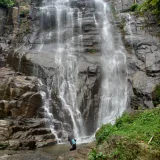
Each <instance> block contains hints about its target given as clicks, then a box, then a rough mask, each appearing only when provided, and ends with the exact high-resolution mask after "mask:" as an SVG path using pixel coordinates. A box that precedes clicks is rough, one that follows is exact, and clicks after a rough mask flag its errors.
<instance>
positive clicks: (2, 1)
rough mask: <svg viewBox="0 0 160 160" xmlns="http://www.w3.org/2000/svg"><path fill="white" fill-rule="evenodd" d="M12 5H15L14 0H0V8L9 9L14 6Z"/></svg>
mask: <svg viewBox="0 0 160 160" xmlns="http://www.w3.org/2000/svg"><path fill="white" fill-rule="evenodd" d="M14 4H15V2H14V0H0V6H2V7H6V8H9V7H12V6H14Z"/></svg>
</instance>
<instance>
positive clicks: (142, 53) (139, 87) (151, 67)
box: [121, 13, 160, 109]
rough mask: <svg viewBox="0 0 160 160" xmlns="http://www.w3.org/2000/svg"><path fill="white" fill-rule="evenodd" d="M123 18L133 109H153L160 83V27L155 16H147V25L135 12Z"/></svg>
mask: <svg viewBox="0 0 160 160" xmlns="http://www.w3.org/2000/svg"><path fill="white" fill-rule="evenodd" d="M121 18H122V20H123V23H124V43H125V44H126V48H127V50H128V55H127V63H128V76H129V77H128V79H129V83H130V85H131V89H130V95H131V98H130V99H131V103H130V104H131V108H134V109H138V108H139V107H140V108H152V107H154V105H153V99H152V92H153V90H154V88H155V87H156V85H158V84H159V82H160V63H159V62H160V54H159V53H160V44H159V38H158V37H157V32H159V27H158V26H156V22H154V20H153V19H152V17H148V20H147V22H146V21H145V17H138V16H136V15H135V14H134V13H121ZM146 23H147V24H146ZM147 26H149V27H147Z"/></svg>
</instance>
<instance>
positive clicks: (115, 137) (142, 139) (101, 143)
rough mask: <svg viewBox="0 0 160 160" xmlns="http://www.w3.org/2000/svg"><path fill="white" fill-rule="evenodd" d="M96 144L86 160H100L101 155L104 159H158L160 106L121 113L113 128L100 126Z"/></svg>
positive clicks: (159, 151) (111, 126)
mask: <svg viewBox="0 0 160 160" xmlns="http://www.w3.org/2000/svg"><path fill="white" fill-rule="evenodd" d="M96 141H97V146H96V148H95V149H93V150H92V152H90V153H89V154H88V159H89V160H96V159H97V160H98V158H99V159H102V158H101V157H100V156H102V157H103V159H105V160H135V159H137V160H139V159H141V160H153V159H154V160H159V159H160V107H157V108H154V109H150V110H144V111H137V112H135V113H132V114H128V113H124V114H123V116H122V117H120V118H118V119H117V120H116V123H115V124H114V125H111V124H106V125H103V126H102V127H101V128H100V129H99V130H98V132H97V133H96ZM97 157H98V158H97Z"/></svg>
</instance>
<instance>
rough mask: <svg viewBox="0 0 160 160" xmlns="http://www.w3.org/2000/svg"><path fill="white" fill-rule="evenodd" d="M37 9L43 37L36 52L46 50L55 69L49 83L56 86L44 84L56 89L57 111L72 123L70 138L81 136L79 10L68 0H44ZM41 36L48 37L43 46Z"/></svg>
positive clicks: (80, 17) (80, 25)
mask: <svg viewBox="0 0 160 160" xmlns="http://www.w3.org/2000/svg"><path fill="white" fill-rule="evenodd" d="M40 10H41V31H42V32H43V33H45V34H46V33H47V36H46V37H45V36H42V38H41V45H40V46H39V49H38V52H44V53H45V52H48V51H49V49H50V52H52V54H53V55H54V63H55V64H54V65H55V66H56V70H57V71H56V75H54V76H55V77H54V76H53V77H54V78H53V79H52V83H53V82H54V83H55V84H56V85H54V84H53V85H51V86H48V87H49V88H56V90H57V91H56V94H57V95H58V98H59V100H60V101H61V111H62V112H63V113H66V115H67V116H66V117H68V119H70V121H69V122H68V123H71V125H72V128H73V135H74V137H75V138H79V137H83V136H85V128H84V126H83V118H82V115H81V112H80V110H79V108H78V105H77V80H78V66H77V56H76V54H77V52H78V53H80V52H81V49H82V46H81V45H82V13H81V11H80V10H79V9H78V8H71V7H70V1H69V0H57V1H47V0H44V1H43V6H42V7H41V8H40ZM76 13H77V14H76ZM47 20H48V22H47ZM53 21H54V22H53ZM75 23H76V24H78V31H77V33H78V35H76V36H75V35H74V32H75V31H74V29H75V28H74V27H75ZM53 36H55V37H53ZM44 39H49V40H50V41H49V42H47V45H46V44H45V40H44ZM42 41H43V42H42ZM75 43H78V45H80V46H79V49H78V50H76V48H75V47H74V44H75ZM50 92H52V90H50ZM50 94H51V93H50ZM46 101H47V99H46ZM46 105H49V103H46ZM48 114H49V113H48ZM53 116H54V115H53ZM53 118H54V117H53ZM66 121H67V119H66Z"/></svg>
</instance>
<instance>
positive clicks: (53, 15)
mask: <svg viewBox="0 0 160 160" xmlns="http://www.w3.org/2000/svg"><path fill="white" fill-rule="evenodd" d="M77 1H78V0H77ZM71 2H74V0H52V1H49V0H43V6H42V7H40V12H41V20H40V21H41V25H40V26H41V38H40V43H41V44H40V45H39V47H38V49H37V51H38V53H39V54H41V53H43V54H52V56H51V58H52V59H51V62H52V63H53V66H51V67H53V68H54V69H55V70H56V74H55V75H53V76H52V78H53V79H49V81H52V82H50V83H48V97H46V96H45V95H44V93H42V95H43V97H44V99H45V104H44V107H45V109H46V113H47V116H48V117H49V119H52V118H54V116H52V114H51V113H50V112H51V111H50V101H51V99H52V97H51V95H52V91H53V89H55V90H57V91H56V94H57V97H58V98H59V99H60V101H61V106H60V107H59V108H60V109H61V111H62V112H63V113H64V114H66V115H65V116H64V117H65V118H66V120H65V122H67V123H70V125H71V126H72V128H73V134H74V136H75V138H78V139H83V138H84V137H85V136H87V132H86V128H85V127H87V126H85V124H84V119H83V117H82V113H81V112H80V108H79V106H78V103H77V102H78V97H77V90H78V88H77V86H78V85H77V84H78V74H79V71H78V55H79V54H84V53H83V51H84V50H83V49H84V48H83V45H84V42H83V40H84V39H85V38H86V37H87V36H88V37H90V38H91V39H92V38H93V37H94V36H95V35H96V36H97V34H99V39H101V40H100V42H101V43H102V44H101V51H100V52H101V53H102V58H101V66H102V77H103V79H102V86H101V90H102V91H101V102H100V106H99V117H98V120H97V121H98V125H97V128H98V127H100V126H101V125H102V124H104V123H114V121H115V119H116V118H117V117H119V116H120V115H121V114H122V113H123V111H124V110H125V108H126V103H127V71H126V57H125V54H124V49H123V47H122V44H121V43H119V42H117V41H116V43H115V39H114V36H113V34H112V29H113V28H114V25H111V22H110V16H111V12H110V9H109V7H108V4H107V3H106V2H104V1H103V0H93V1H91V0H90V2H91V3H93V4H94V3H95V5H91V6H92V7H93V6H94V7H95V8H92V9H91V11H89V13H87V11H85V8H81V9H80V7H79V8H78V7H76V6H74V7H71V6H70V3H71ZM84 2H85V1H82V3H84ZM85 3H87V2H85ZM88 4H89V3H88ZM88 8H89V7H88ZM84 15H87V17H85V16H84ZM84 22H85V23H84ZM92 23H95V24H94V25H93V24H92ZM84 24H87V25H88V24H89V25H88V26H87V27H89V29H91V30H92V31H91V33H90V35H89V34H88V33H85V34H86V35H87V34H88V35H87V36H86V37H85V35H84V32H87V31H88V30H89V29H88V28H85V29H86V31H84V28H83V27H84V26H83V25H84ZM75 30H76V31H75ZM88 32H89V31H88ZM98 32H99V33H98ZM94 34H95V35H94ZM84 37H85V38H84ZM93 39H94V38H93ZM93 41H94V40H93ZM95 41H96V40H95ZM91 44H92V41H91ZM88 45H89V46H90V39H89V41H88ZM93 47H95V46H93ZM87 49H88V48H87ZM89 49H90V48H89ZM91 52H95V49H94V48H91ZM88 68H89V67H88ZM49 78H51V77H49ZM90 101H91V100H90ZM64 117H63V118H64ZM85 118H86V119H87V118H88V117H85ZM68 119H69V120H68ZM94 122H95V120H94ZM94 122H93V123H94ZM90 125H92V124H90ZM51 129H52V131H53V132H54V126H53V125H51ZM92 130H93V129H92ZM87 140H88V141H89V140H90V139H89V138H88V139H87Z"/></svg>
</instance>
